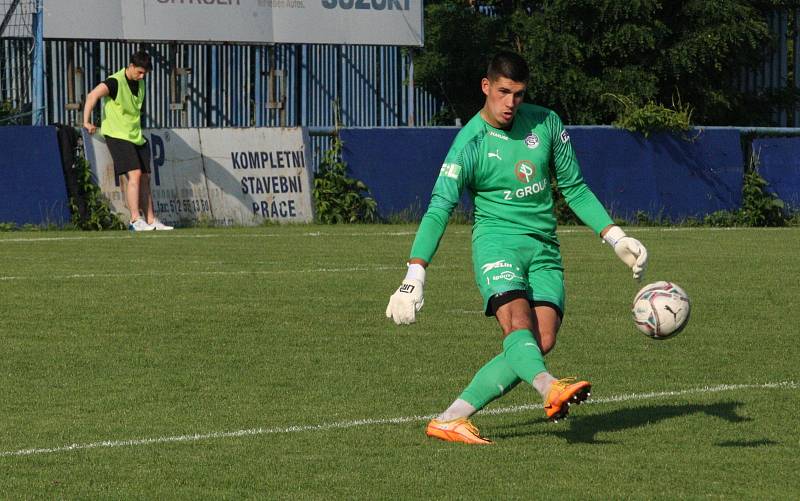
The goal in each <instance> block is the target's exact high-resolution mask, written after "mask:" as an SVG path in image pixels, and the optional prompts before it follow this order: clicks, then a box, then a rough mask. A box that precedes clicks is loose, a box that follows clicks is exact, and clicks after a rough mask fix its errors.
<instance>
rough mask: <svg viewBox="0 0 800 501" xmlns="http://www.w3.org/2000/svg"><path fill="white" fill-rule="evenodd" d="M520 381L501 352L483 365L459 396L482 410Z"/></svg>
mask: <svg viewBox="0 0 800 501" xmlns="http://www.w3.org/2000/svg"><path fill="white" fill-rule="evenodd" d="M519 382H520V379H519V378H518V377H517V374H516V373H515V372H514V371H513V370H512V369H511V366H510V365H508V362H506V357H505V355H503V354H502V353H501V354H499V355H497V356H496V357H494V358H493V359H491V360H490V361H489V362H487V363H486V365H484V366H483V367H481V369H480V370H479V371H478V372H477V373H476V374H475V377H473V378H472V382H471V383H469V386H467V387H466V388H465V389H464V391H463V393H461V396H459V397H458V398H460V399H462V400H466V401H467V402H469V404H470V405H472V406H473V407H475V409H477V410H480V409H482V408H483V407H484V406H486V404H488V403H489V402H491V401H492V400H494V399H496V398H499V397H502V396H503V395H505V394H506V393H508V392H509V391H511V390H512V389H513V388H514V387H515V386H517V384H518V383H519Z"/></svg>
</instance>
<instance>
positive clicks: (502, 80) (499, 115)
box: [481, 77, 527, 129]
mask: <svg viewBox="0 0 800 501" xmlns="http://www.w3.org/2000/svg"><path fill="white" fill-rule="evenodd" d="M526 87H527V85H526V84H525V83H523V82H515V81H514V80H511V79H509V78H506V77H499V78H498V79H497V80H489V79H488V78H484V79H483V80H481V89H482V90H483V93H484V94H486V104H484V105H483V109H482V110H481V116H483V119H484V120H486V121H487V122H488V123H489V125H491V126H492V127H496V128H498V129H505V128H508V127H510V126H511V122H513V121H514V115H516V114H517V110H518V109H519V105H521V104H522V99H523V98H524V97H525V89H526Z"/></svg>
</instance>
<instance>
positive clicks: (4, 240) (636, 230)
mask: <svg viewBox="0 0 800 501" xmlns="http://www.w3.org/2000/svg"><path fill="white" fill-rule="evenodd" d="M625 229H627V230H630V231H632V232H634V233H662V232H697V231H711V232H717V231H787V232H788V231H796V230H795V229H794V228H792V227H782V228H747V227H730V228H727V227H726V228H717V227H707V226H699V227H698V226H685V227H684V226H674V227H673V226H643V227H639V226H626V227H625ZM471 232H472V229H471V226H467V227H465V228H464V229H449V230H448V234H456V235H463V234H469V233H471ZM416 233H417V232H416V230H406V231H374V232H373V231H362V232H349V233H337V232H323V231H309V232H304V233H288V232H287V233H237V232H220V233H200V234H186V233H183V232H181V231H180V230H178V231H177V232H160V233H159V234H158V235H147V236H142V237H143V238H226V239H230V238H287V237H303V238H305V237H369V236H376V237H407V236H413V235H416ZM556 233H557V234H558V235H565V234H570V233H587V234H590V233H591V230H590V229H588V228H560V229H558V230H557V231H556ZM134 238H138V235H133V234H130V233H126V234H123V233H122V232H119V233H117V234H116V235H97V236H91V237H86V236H74V237H72V236H70V237H33V238H27V237H16V238H0V244H3V243H12V242H23V243H24V242H35V243H38V242H62V241H74V240H78V241H80V240H130V239H134Z"/></svg>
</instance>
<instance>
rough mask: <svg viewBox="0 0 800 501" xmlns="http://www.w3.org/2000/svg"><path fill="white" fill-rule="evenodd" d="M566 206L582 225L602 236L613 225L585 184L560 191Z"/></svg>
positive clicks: (601, 205) (603, 208)
mask: <svg viewBox="0 0 800 501" xmlns="http://www.w3.org/2000/svg"><path fill="white" fill-rule="evenodd" d="M562 192H563V193H564V198H565V199H566V200H567V205H569V208H570V209H572V211H573V212H574V213H575V215H576V216H578V218H579V219H580V220H581V221H583V223H584V224H585V225H586V226H588V227H589V228H591V229H592V230H594V232H595V233H597V234H600V235H602V232H603V231H607V229H608V227H609V226H611V225H613V224H614V221H612V220H611V216H609V215H608V212H607V211H606V209H605V207H603V204H601V203H600V200H598V199H597V197H596V196H595V194H594V193H592V191H591V190H590V189H589V187H588V186H586V185H585V184H580V185H577V186H573V187H570V188H568V189H564V190H562Z"/></svg>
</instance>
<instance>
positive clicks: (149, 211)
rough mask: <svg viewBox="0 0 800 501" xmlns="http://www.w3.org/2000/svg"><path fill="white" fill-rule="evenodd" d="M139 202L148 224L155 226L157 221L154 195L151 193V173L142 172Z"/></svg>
mask: <svg viewBox="0 0 800 501" xmlns="http://www.w3.org/2000/svg"><path fill="white" fill-rule="evenodd" d="M139 202H140V204H141V205H140V207H141V208H142V212H144V215H145V220H146V221H147V224H153V223H154V222H155V220H156V213H155V209H154V207H153V193H152V191H150V173H149V172H142V175H141V181H140V183H139Z"/></svg>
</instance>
